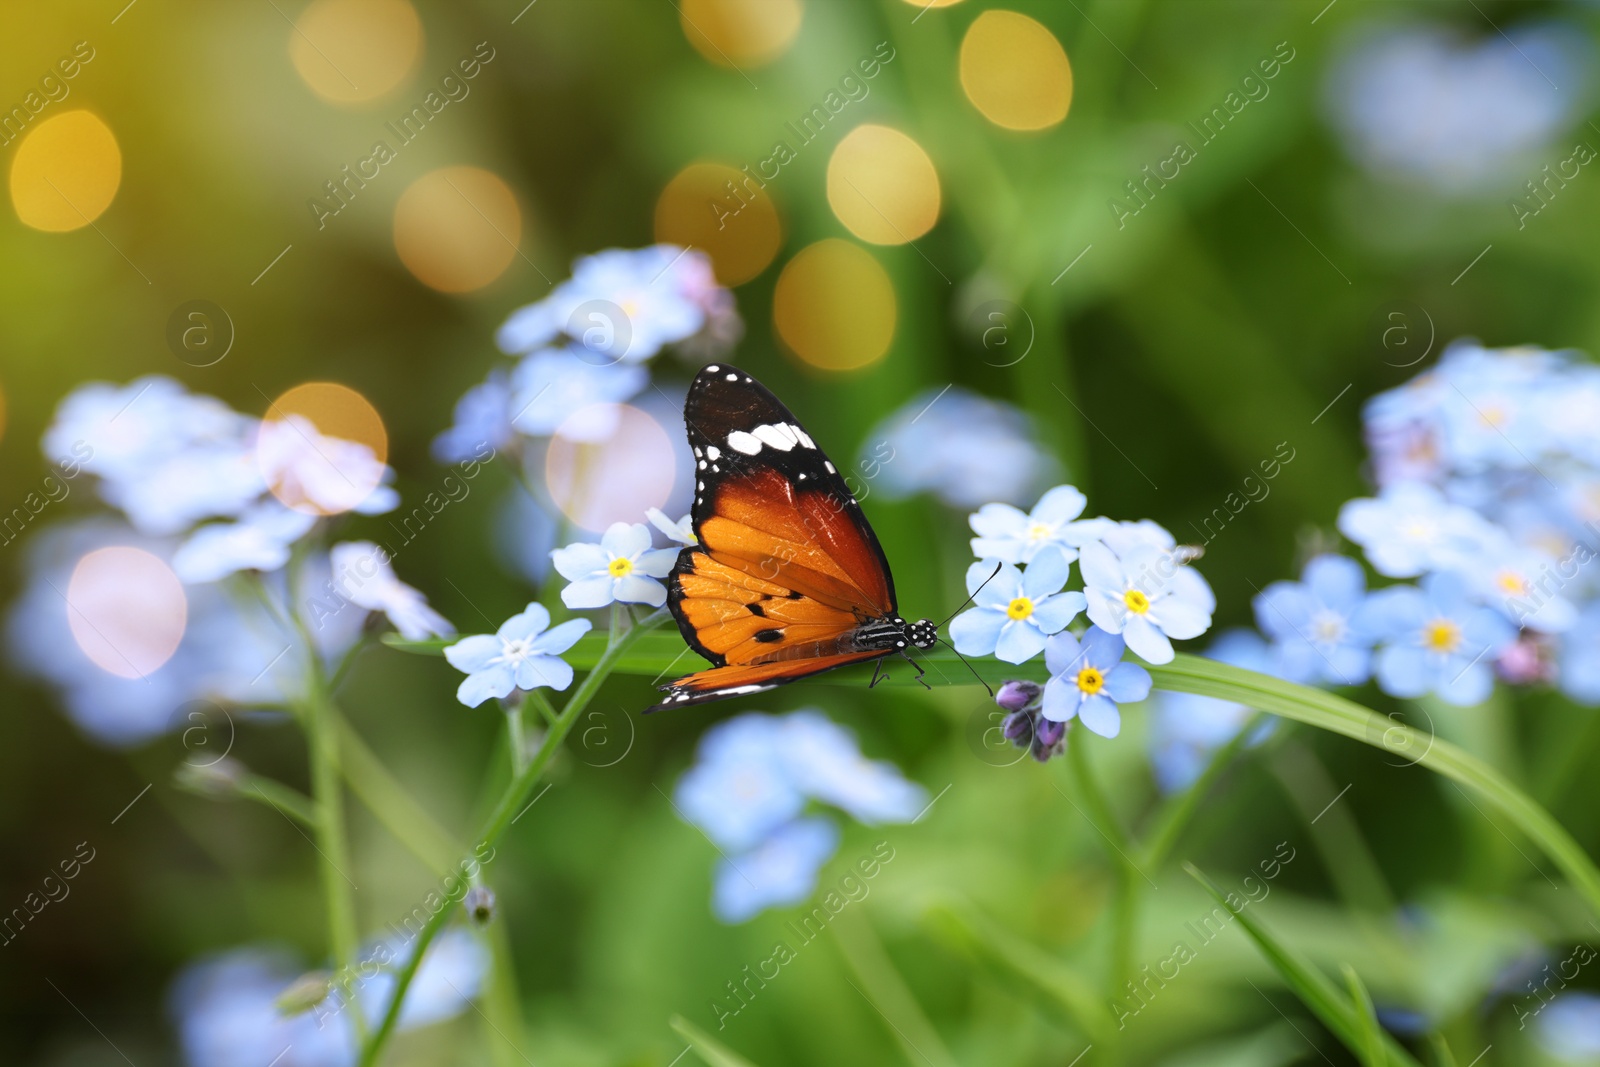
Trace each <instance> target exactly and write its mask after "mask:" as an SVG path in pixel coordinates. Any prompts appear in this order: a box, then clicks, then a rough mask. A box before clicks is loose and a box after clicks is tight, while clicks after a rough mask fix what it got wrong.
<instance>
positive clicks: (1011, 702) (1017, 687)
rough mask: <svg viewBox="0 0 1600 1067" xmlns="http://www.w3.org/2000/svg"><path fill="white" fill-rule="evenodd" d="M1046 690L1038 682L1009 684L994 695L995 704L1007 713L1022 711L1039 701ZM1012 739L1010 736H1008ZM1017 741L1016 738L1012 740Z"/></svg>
mask: <svg viewBox="0 0 1600 1067" xmlns="http://www.w3.org/2000/svg"><path fill="white" fill-rule="evenodd" d="M1042 692H1044V690H1043V689H1042V688H1041V687H1040V686H1039V684H1038V683H1037V682H1026V681H1018V682H1007V683H1005V684H1004V685H1002V686H1001V687H1000V691H999V692H998V693H996V694H995V695H994V702H995V703H996V704H998V705H1000V706H1001V707H1002V708H1005V709H1006V710H1007V711H1021V710H1023V709H1024V708H1026V707H1027V706H1028V705H1030V704H1032V703H1034V702H1036V701H1037V700H1038V699H1039V694H1040V693H1042ZM1006 736H1007V737H1010V736H1011V735H1010V734H1007V735H1006ZM1012 740H1013V741H1014V740H1016V738H1014V737H1013V738H1012Z"/></svg>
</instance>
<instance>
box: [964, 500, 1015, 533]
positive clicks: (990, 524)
mask: <svg viewBox="0 0 1600 1067" xmlns="http://www.w3.org/2000/svg"><path fill="white" fill-rule="evenodd" d="M967 525H968V526H971V527H972V532H973V533H975V534H977V535H978V536H979V537H994V538H1002V539H1005V540H1012V539H1015V538H1019V537H1021V536H1022V535H1023V534H1025V533H1026V532H1027V531H1028V516H1027V515H1025V514H1024V513H1023V512H1022V511H1021V509H1019V508H1014V507H1012V506H1011V505H1010V504H985V505H984V506H983V507H981V508H979V509H978V510H977V511H975V512H973V513H972V514H971V515H968V516H967Z"/></svg>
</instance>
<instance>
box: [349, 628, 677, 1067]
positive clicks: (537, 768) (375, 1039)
mask: <svg viewBox="0 0 1600 1067" xmlns="http://www.w3.org/2000/svg"><path fill="white" fill-rule="evenodd" d="M667 617H668V615H667V611H666V609H664V608H663V609H662V610H660V611H657V612H655V613H653V614H651V615H650V616H649V617H647V618H645V619H643V620H641V621H640V622H639V623H638V625H636V626H633V627H630V628H629V629H627V630H625V631H620V632H619V631H616V630H613V631H612V634H611V638H610V640H609V641H608V642H607V645H606V650H605V652H604V653H602V654H601V656H600V659H599V660H598V661H597V662H596V663H595V665H594V667H593V669H591V670H590V671H589V673H588V674H587V675H585V676H584V679H583V681H582V682H581V683H580V684H579V685H578V688H577V689H576V690H575V691H574V692H573V694H572V696H571V697H569V698H568V699H567V703H566V705H565V706H564V707H563V708H562V709H561V714H560V715H558V716H557V717H556V721H555V722H554V723H553V724H552V725H551V727H550V731H549V732H548V733H547V734H545V737H544V743H543V744H541V745H540V746H539V751H538V752H536V753H534V755H533V759H532V760H530V761H529V762H528V765H527V766H526V767H525V768H523V770H522V773H520V774H518V775H517V776H516V777H515V778H513V779H512V781H511V783H510V784H509V785H508V786H506V790H505V792H504V793H502V794H501V795H500V799H499V801H498V802H496V804H495V807H494V811H493V812H491V813H490V815H489V817H488V819H487V820H485V822H484V825H483V827H482V828H481V830H480V831H479V833H478V834H477V836H476V841H477V842H478V844H477V846H476V847H477V848H482V847H485V846H487V847H493V846H494V844H495V842H497V841H499V840H500V838H501V837H502V836H503V835H504V834H505V832H506V830H507V829H508V828H509V827H510V826H511V823H512V821H513V820H515V819H516V817H517V813H518V812H519V811H520V810H521V808H522V805H523V802H524V801H526V800H527V798H528V794H529V793H531V792H533V787H534V786H535V785H537V784H538V782H539V779H540V777H542V776H543V774H544V772H545V769H546V768H547V767H548V766H549V765H550V761H551V759H553V758H554V757H555V754H556V750H557V749H559V748H560V747H561V743H562V742H563V741H565V740H566V737H567V734H568V733H570V732H571V730H572V727H573V724H575V723H576V722H577V721H578V716H579V715H582V714H583V709H584V708H586V707H588V705H589V702H590V701H591V700H593V699H594V697H595V694H596V693H598V692H599V691H600V686H601V685H602V684H603V683H604V682H605V680H606V676H607V675H609V674H610V673H611V669H612V667H613V666H615V665H616V663H617V661H618V660H619V659H620V658H621V657H622V655H623V653H625V652H627V650H628V646H629V645H631V644H633V642H634V641H635V640H637V639H638V638H639V636H640V635H641V634H645V633H648V632H649V631H650V630H652V629H653V628H655V627H656V626H658V625H660V624H661V622H662V621H664V620H665V619H666V618H667ZM453 910H454V909H452V908H440V909H439V910H438V911H436V912H434V913H433V915H432V916H431V917H429V919H428V922H427V925H425V926H424V927H423V928H422V931H421V933H419V934H418V935H417V938H416V942H417V943H416V947H415V948H414V949H413V950H412V952H411V954H410V956H409V957H408V958H407V960H406V964H405V966H404V967H403V968H402V969H401V970H400V974H399V975H398V977H397V980H396V982H395V987H394V992H393V993H392V994H391V995H390V999H389V1004H388V1007H387V1008H386V1009H385V1011H384V1014H383V1020H382V1022H380V1023H379V1024H378V1028H377V1030H375V1031H373V1033H372V1036H371V1037H369V1038H368V1039H367V1040H366V1042H365V1043H364V1044H363V1046H362V1049H361V1058H360V1067H372V1065H373V1064H375V1063H377V1062H378V1057H379V1056H380V1055H381V1054H382V1052H383V1047H384V1045H385V1044H387V1043H388V1040H389V1038H390V1037H391V1036H392V1035H393V1033H394V1027H395V1023H396V1022H397V1021H398V1020H399V1018H400V1007H401V1005H402V1004H404V1003H405V996H406V990H407V989H409V988H410V987H411V980H412V979H413V978H414V977H416V973H417V966H418V965H419V964H420V963H421V962H422V957H423V955H424V954H425V953H426V952H427V951H428V945H429V944H431V943H432V942H433V939H434V937H435V936H437V934H438V933H439V931H440V930H441V929H443V928H444V924H445V923H446V922H447V921H448V920H449V919H450V917H451V914H452V912H453Z"/></svg>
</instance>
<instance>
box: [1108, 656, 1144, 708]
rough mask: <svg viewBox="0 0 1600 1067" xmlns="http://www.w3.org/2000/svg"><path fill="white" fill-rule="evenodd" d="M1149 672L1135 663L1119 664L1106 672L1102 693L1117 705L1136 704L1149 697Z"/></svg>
mask: <svg viewBox="0 0 1600 1067" xmlns="http://www.w3.org/2000/svg"><path fill="white" fill-rule="evenodd" d="M1150 685H1151V682H1150V672H1149V671H1147V670H1145V669H1144V668H1143V667H1141V666H1139V665H1138V664H1137V663H1119V664H1117V665H1116V666H1115V667H1113V668H1111V669H1110V670H1109V671H1107V672H1106V687H1105V689H1104V690H1102V692H1104V693H1105V694H1106V696H1108V697H1110V698H1111V699H1112V700H1115V701H1116V702H1117V703H1118V704H1137V703H1138V702H1139V701H1141V700H1143V699H1144V698H1145V697H1147V696H1149V695H1150Z"/></svg>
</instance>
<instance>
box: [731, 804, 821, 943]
mask: <svg viewBox="0 0 1600 1067" xmlns="http://www.w3.org/2000/svg"><path fill="white" fill-rule="evenodd" d="M838 849H839V828H838V827H836V826H834V825H833V823H831V822H829V821H828V820H827V819H820V818H816V817H810V818H803V819H796V820H795V821H794V822H791V823H789V824H787V825H785V826H782V827H780V828H779V829H778V830H776V831H775V832H773V833H772V834H771V835H770V836H768V837H767V838H766V839H765V840H763V841H762V842H761V843H760V844H758V845H757V846H756V847H755V848H753V849H751V850H750V851H749V852H745V853H743V854H741V855H737V856H727V857H723V858H722V859H720V860H718V861H717V870H716V874H715V879H714V883H713V888H712V895H711V907H712V910H713V911H715V912H716V916H717V918H718V919H720V920H722V921H723V922H725V923H742V922H745V921H746V920H748V919H752V918H754V917H755V916H756V915H758V914H759V913H761V912H762V911H764V910H766V909H767V908H780V907H785V906H788V905H790V904H799V903H801V902H802V901H804V900H805V899H806V898H808V897H809V896H811V894H812V892H813V891H814V890H815V889H816V888H817V873H818V872H819V871H821V870H822V865H823V864H825V863H827V862H828V860H830V859H832V858H833V854H834V853H835V852H837V851H838Z"/></svg>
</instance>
